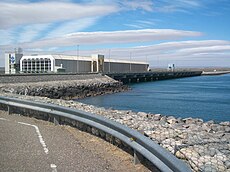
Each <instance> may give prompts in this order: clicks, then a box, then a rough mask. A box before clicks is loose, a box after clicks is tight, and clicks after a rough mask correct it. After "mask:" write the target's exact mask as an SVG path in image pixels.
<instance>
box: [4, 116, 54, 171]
mask: <svg viewBox="0 0 230 172" xmlns="http://www.w3.org/2000/svg"><path fill="white" fill-rule="evenodd" d="M0 120H3V121H10V120H9V119H6V118H0ZM18 124H22V125H27V126H31V127H34V128H35V131H36V133H37V135H38V138H39V142H40V143H41V145H42V147H43V149H44V152H45V153H46V154H48V153H49V150H48V148H47V146H46V144H45V141H44V140H43V138H42V135H41V132H40V130H39V128H38V126H36V125H32V124H28V123H24V122H18ZM50 168H51V169H52V172H57V166H56V165H55V164H50Z"/></svg>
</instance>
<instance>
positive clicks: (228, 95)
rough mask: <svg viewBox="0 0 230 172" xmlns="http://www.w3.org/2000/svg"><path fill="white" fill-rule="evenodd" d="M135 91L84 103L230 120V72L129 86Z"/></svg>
mask: <svg viewBox="0 0 230 172" xmlns="http://www.w3.org/2000/svg"><path fill="white" fill-rule="evenodd" d="M130 86H131V88H132V90H131V91H128V92H123V93H116V94H112V95H103V96H97V97H90V98H85V99H82V100H80V102H82V103H86V104H92V105H95V106H99V107H105V108H113V109H119V110H132V111H136V112H140V111H141V112H150V113H153V114H157V113H160V114H163V115H172V116H175V117H182V118H186V117H193V118H202V119H203V120H205V121H208V120H214V121H216V122H220V121H230V74H228V75H218V76H199V77H190V78H180V79H174V80H163V81H156V82H145V83H138V84H132V85H130Z"/></svg>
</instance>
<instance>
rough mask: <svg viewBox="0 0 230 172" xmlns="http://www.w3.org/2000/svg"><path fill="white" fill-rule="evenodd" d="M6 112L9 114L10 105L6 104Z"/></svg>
mask: <svg viewBox="0 0 230 172" xmlns="http://www.w3.org/2000/svg"><path fill="white" fill-rule="evenodd" d="M7 114H8V115H10V105H7Z"/></svg>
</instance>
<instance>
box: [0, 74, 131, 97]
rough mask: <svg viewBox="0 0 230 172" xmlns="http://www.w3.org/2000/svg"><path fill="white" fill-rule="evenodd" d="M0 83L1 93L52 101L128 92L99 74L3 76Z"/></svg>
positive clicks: (126, 88)
mask: <svg viewBox="0 0 230 172" xmlns="http://www.w3.org/2000/svg"><path fill="white" fill-rule="evenodd" d="M0 81H1V82H0V91H1V92H6V93H14V94H20V95H31V96H42V97H49V98H54V99H59V98H61V99H73V98H75V99H78V98H84V97H91V96H97V95H103V94H111V93H116V92H121V91H125V90H128V86H125V85H123V84H122V83H121V82H119V81H116V80H114V79H112V78H109V77H107V76H102V75H100V74H89V75H87V74H85V75H39V76H37V75H29V76H24V75H22V76H20V75H19V76H17V77H16V76H4V77H0Z"/></svg>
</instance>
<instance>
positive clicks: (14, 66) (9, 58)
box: [5, 51, 23, 74]
mask: <svg viewBox="0 0 230 172" xmlns="http://www.w3.org/2000/svg"><path fill="white" fill-rule="evenodd" d="M22 56H23V54H22V53H21V52H17V51H15V52H12V53H11V52H8V53H5V74H15V73H18V72H19V71H20V65H19V64H20V59H21V58H22Z"/></svg>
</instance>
